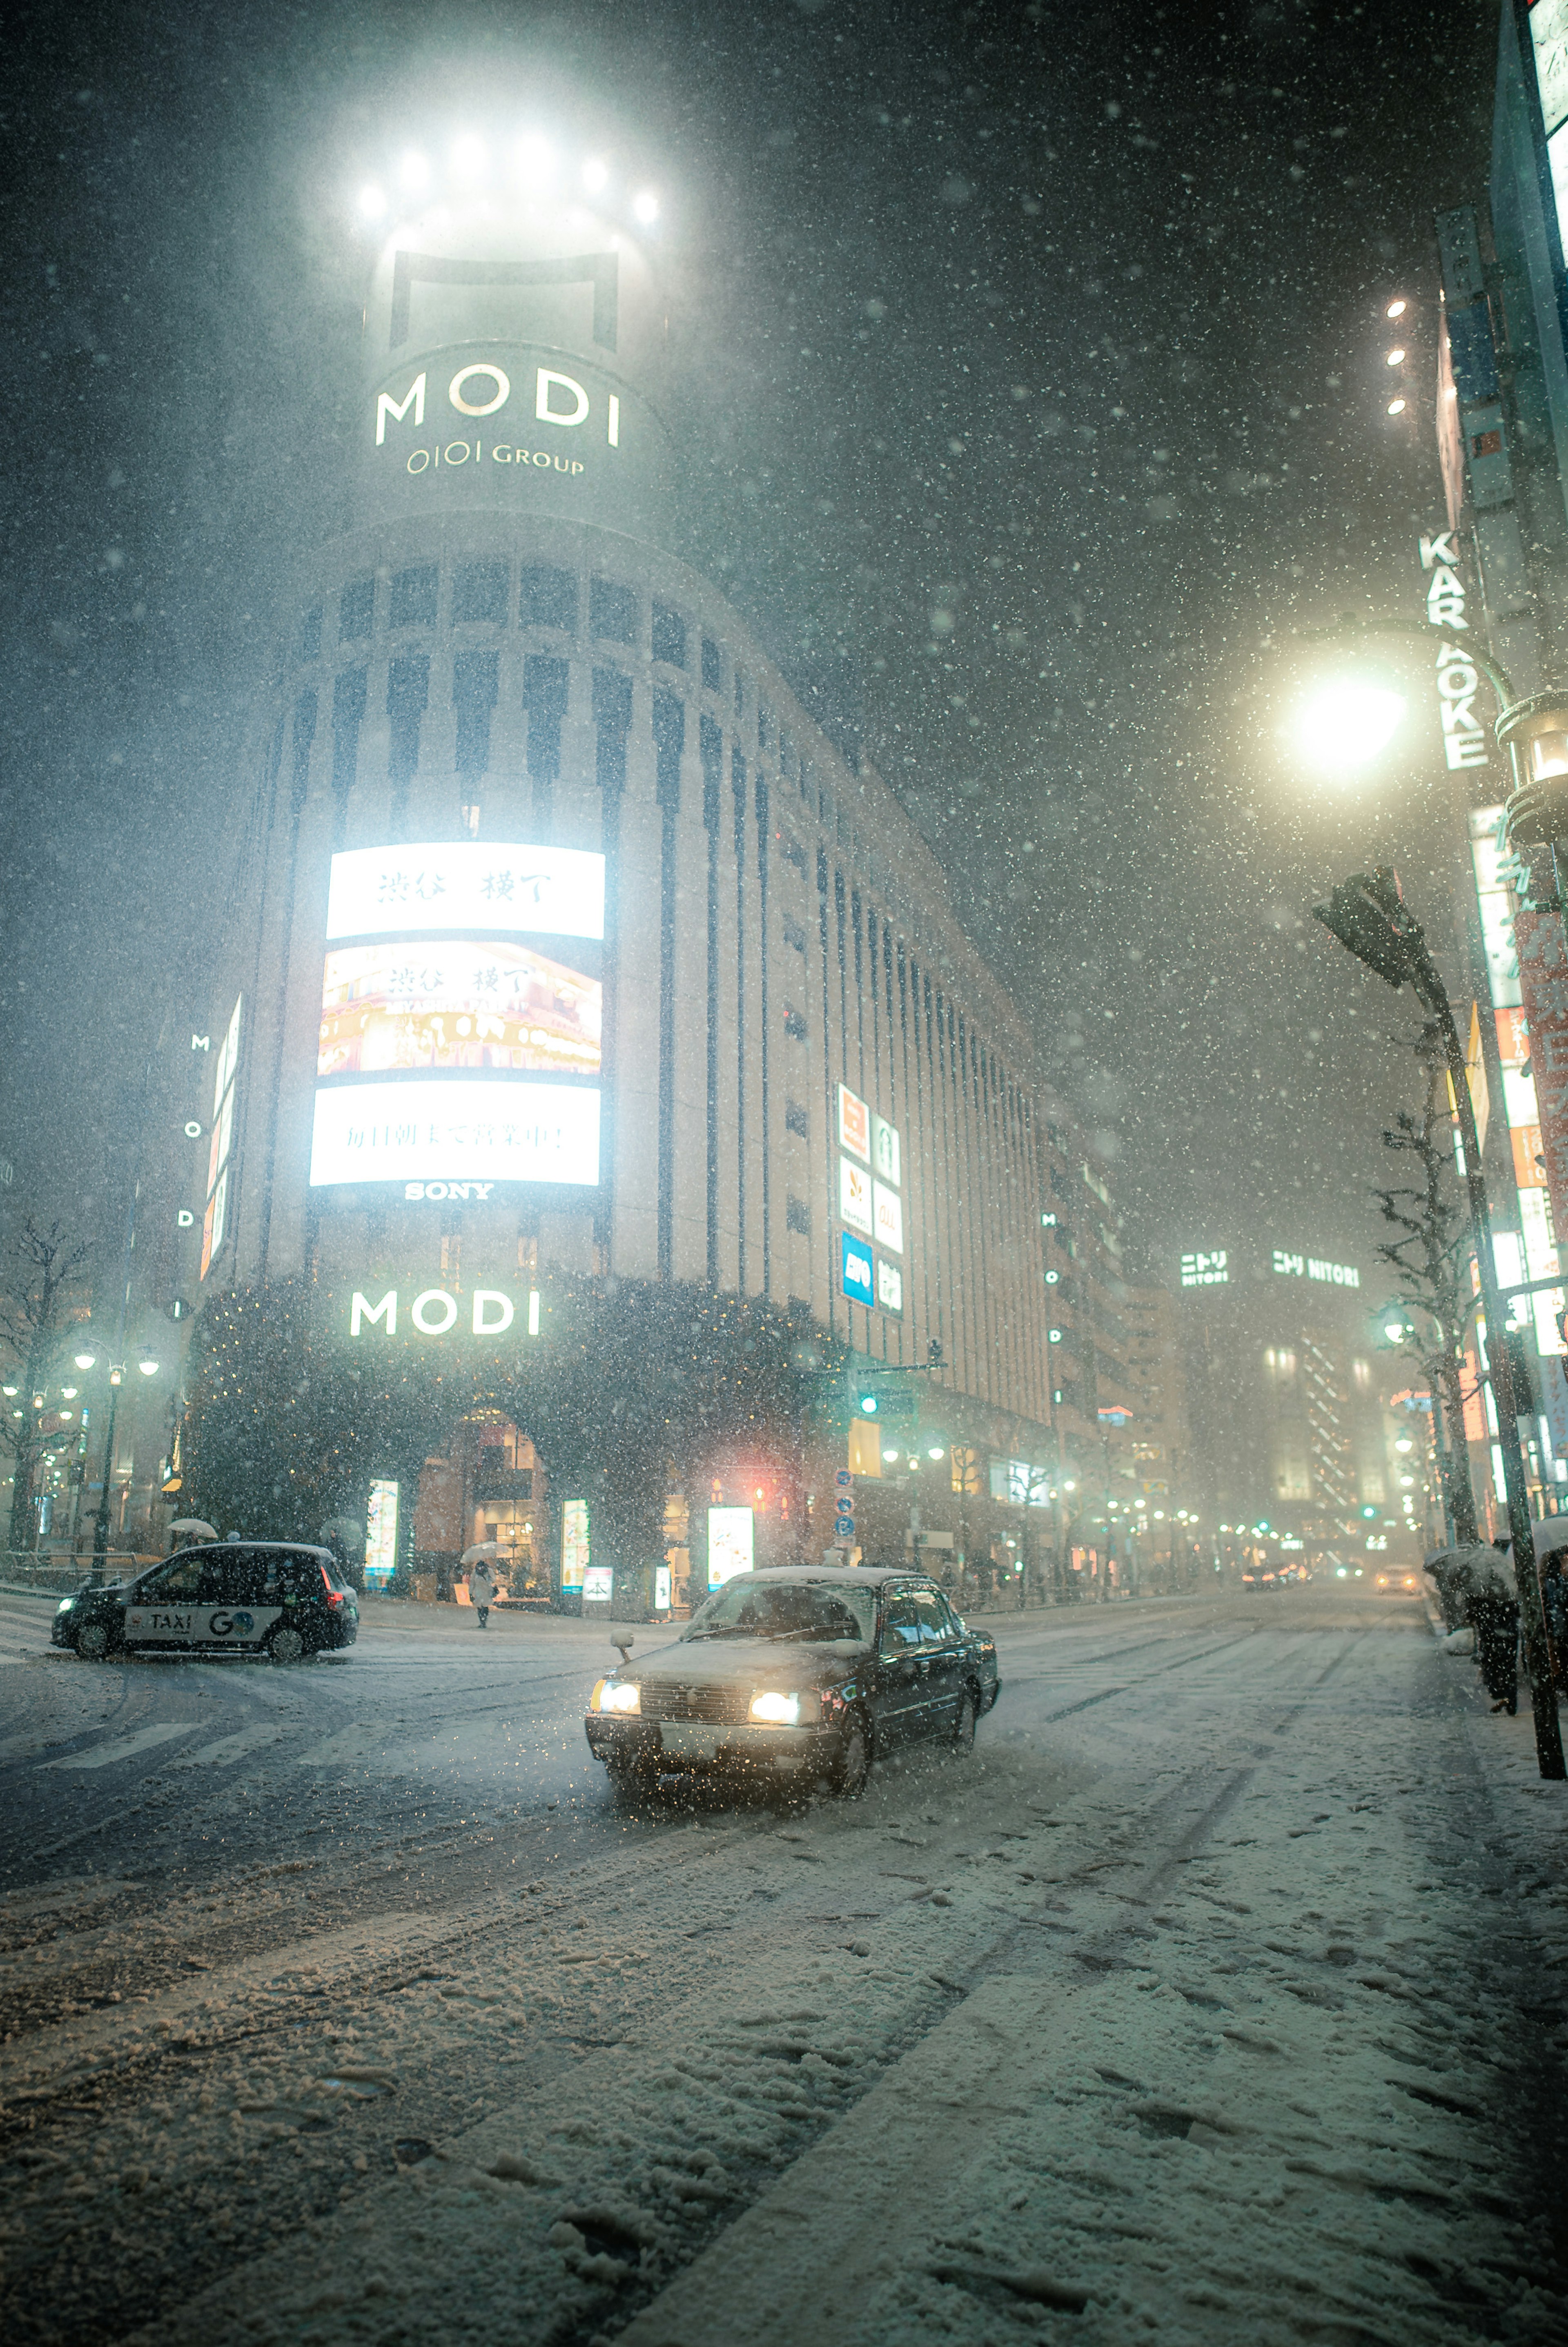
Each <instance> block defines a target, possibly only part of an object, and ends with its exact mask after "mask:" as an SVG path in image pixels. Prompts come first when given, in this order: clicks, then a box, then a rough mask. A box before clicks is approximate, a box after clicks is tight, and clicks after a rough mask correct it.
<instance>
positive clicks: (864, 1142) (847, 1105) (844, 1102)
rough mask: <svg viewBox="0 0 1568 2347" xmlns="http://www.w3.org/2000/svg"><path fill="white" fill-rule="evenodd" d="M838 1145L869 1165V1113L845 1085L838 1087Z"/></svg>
mask: <svg viewBox="0 0 1568 2347" xmlns="http://www.w3.org/2000/svg"><path fill="white" fill-rule="evenodd" d="M838 1145H839V1147H840V1149H847V1150H850V1151H851V1152H852V1153H854V1155H855V1156H856V1157H858V1158H859V1159H860V1161H861V1163H863V1164H866V1165H869V1164H870V1163H871V1111H870V1110H869V1109H868V1108H867V1107H866V1102H864V1101H863V1100H861V1099H860V1098H859V1096H858V1094H856V1093H855V1092H851V1091H850V1089H849V1086H848V1085H847V1084H840V1085H839V1087H838Z"/></svg>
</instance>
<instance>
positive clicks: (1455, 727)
mask: <svg viewBox="0 0 1568 2347" xmlns="http://www.w3.org/2000/svg"><path fill="white" fill-rule="evenodd" d="M1458 561H1459V556H1458V554H1457V552H1456V551H1455V548H1454V544H1453V532H1452V530H1451V529H1445V530H1440V531H1439V533H1438V535H1437V536H1436V537H1435V538H1422V540H1421V568H1422V569H1423V570H1425V571H1427V572H1428V573H1429V574H1430V576H1429V579H1428V582H1427V621H1428V624H1429V626H1430V627H1434V628H1441V629H1443V630H1445V631H1447V632H1450V633H1453V634H1459V633H1460V632H1468V630H1469V627H1470V622H1469V620H1467V619H1466V617H1465V608H1464V603H1465V595H1464V582H1463V581H1462V579H1460V574H1459V570H1458V569H1457V567H1456V566H1457V564H1458ZM1437 680H1438V714H1439V716H1440V719H1441V720H1442V729H1443V756H1444V759H1445V760H1446V761H1447V764H1448V765H1449V768H1450V772H1457V771H1458V769H1459V768H1460V767H1462V766H1484V765H1485V764H1486V734H1485V732H1484V730H1483V728H1482V725H1481V719H1480V718H1479V717H1478V716H1477V714H1476V706H1475V696H1476V694H1477V692H1479V691H1480V689H1481V675H1480V672H1479V671H1478V670H1477V668H1476V665H1475V662H1474V661H1473V660H1472V659H1471V656H1470V653H1469V652H1468V651H1466V650H1465V648H1464V646H1463V645H1462V644H1456V643H1441V644H1440V645H1439V646H1438V650H1437Z"/></svg>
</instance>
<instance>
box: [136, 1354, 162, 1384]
mask: <svg viewBox="0 0 1568 2347" xmlns="http://www.w3.org/2000/svg"><path fill="white" fill-rule="evenodd" d="M136 1366H137V1368H138V1369H139V1370H140V1371H141V1374H142V1376H143V1377H144V1378H155V1377H156V1376H157V1375H158V1363H157V1362H156V1361H155V1360H154V1359H153V1358H152V1356H151V1354H150V1353H144V1354H143V1355H142V1357H141V1358H140V1360H139V1361H138V1363H137V1365H136Z"/></svg>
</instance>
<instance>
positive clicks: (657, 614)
mask: <svg viewBox="0 0 1568 2347" xmlns="http://www.w3.org/2000/svg"><path fill="white" fill-rule="evenodd" d="M623 641H630V639H625V640H623ZM653 657H654V659H655V660H656V661H668V663H669V665H670V666H671V668H684V667H685V665H686V622H685V620H683V619H682V617H681V614H680V612H679V611H672V610H671V609H670V606H669V605H668V603H655V604H654V606H653Z"/></svg>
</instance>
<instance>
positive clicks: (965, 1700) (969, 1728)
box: [952, 1687, 975, 1753]
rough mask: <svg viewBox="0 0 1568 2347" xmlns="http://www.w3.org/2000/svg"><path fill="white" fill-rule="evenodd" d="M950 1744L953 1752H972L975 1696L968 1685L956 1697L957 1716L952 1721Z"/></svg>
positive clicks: (973, 1746)
mask: <svg viewBox="0 0 1568 2347" xmlns="http://www.w3.org/2000/svg"><path fill="white" fill-rule="evenodd" d="M952 1746H953V1749H954V1751H955V1752H958V1753H964V1752H972V1751H973V1750H974V1748H975V1698H974V1696H973V1694H972V1692H971V1691H970V1689H969V1688H968V1687H966V1688H965V1689H964V1692H963V1694H962V1695H961V1696H959V1697H958V1717H957V1719H955V1720H954V1722H953V1733H952Z"/></svg>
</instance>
